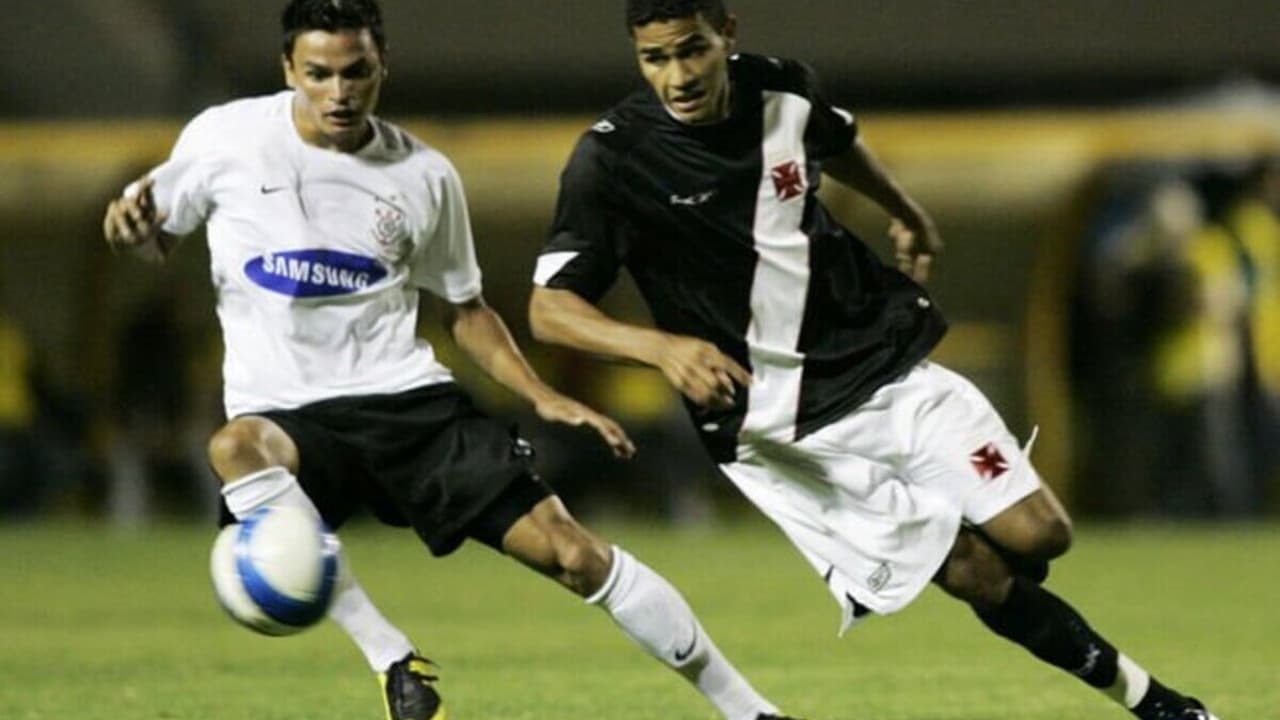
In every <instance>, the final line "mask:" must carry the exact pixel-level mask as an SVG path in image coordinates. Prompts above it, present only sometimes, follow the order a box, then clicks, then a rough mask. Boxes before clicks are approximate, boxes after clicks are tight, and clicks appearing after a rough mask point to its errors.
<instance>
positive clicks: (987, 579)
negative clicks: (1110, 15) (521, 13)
mask: <svg viewBox="0 0 1280 720" xmlns="http://www.w3.org/2000/svg"><path fill="white" fill-rule="evenodd" d="M626 7H627V10H626V18H627V26H628V28H629V30H630V33H631V39H632V44H633V49H634V52H635V54H636V58H637V61H638V63H639V66H640V71H641V74H642V75H643V76H644V78H645V80H647V81H648V85H649V87H647V88H645V89H643V90H641V91H638V92H636V93H634V94H632V95H631V96H629V97H627V98H626V99H624V100H623V101H622V102H621V103H619V104H618V105H617V106H615V107H614V108H613V109H612V110H610V111H609V112H608V113H606V114H605V116H604V117H603V118H602V119H601V120H600V121H599V122H598V123H596V124H595V126H594V127H593V128H592V129H591V130H590V131H589V132H587V133H586V134H585V135H584V136H583V137H582V139H581V140H580V142H579V143H578V146H577V148H576V149H575V151H574V153H573V156H572V158H571V159H570V160H569V164H568V167H567V168H566V169H565V171H564V174H563V176H562V178H561V189H560V198H559V202H558V206H557V209H556V217H555V221H554V223H553V227H552V230H551V234H550V237H549V239H548V241H547V245H546V249H545V250H544V252H543V254H542V255H541V257H540V258H539V261H538V266H537V270H536V272H535V276H534V283H535V286H536V287H535V289H534V293H533V297H532V299H531V301H530V319H531V322H532V325H533V330H534V333H535V335H536V336H537V337H539V338H540V339H542V340H545V341H549V342H555V343H559V344H563V345H567V346H570V347H574V348H579V349H582V350H586V351H589V352H592V353H595V354H599V355H605V356H614V357H618V358H624V359H627V360H630V361H636V362H640V363H645V364H648V365H651V366H654V367H656V368H658V369H659V370H661V371H662V372H663V373H664V374H665V376H666V377H667V378H668V379H669V380H670V382H671V383H672V384H673V385H674V386H675V387H676V388H677V389H678V390H679V391H680V392H681V393H682V394H683V395H684V397H685V400H686V406H687V407H688V409H689V412H690V415H691V416H692V418H693V420H694V423H695V425H696V426H697V429H698V432H699V434H700V436H701V438H702V440H703V443H704V445H705V446H706V447H707V449H708V451H709V452H710V453H711V455H712V456H713V458H714V459H715V460H716V461H717V462H718V463H720V467H721V469H722V470H723V471H724V473H725V474H726V475H727V476H728V477H729V478H730V479H731V480H732V481H733V482H734V483H735V484H736V485H737V486H738V487H739V489H741V490H742V492H743V493H744V494H745V495H746V496H747V497H748V498H749V499H750V500H751V501H752V502H753V503H755V504H756V505H757V506H758V507H759V508H760V510H761V511H762V512H764V513H765V514H766V515H767V516H769V518H770V519H772V520H773V521H774V522H775V523H776V524H777V525H778V526H779V527H780V528H781V529H782V531H783V532H784V533H785V534H786V535H787V537H788V538H790V539H791V541H792V542H793V543H795V545H796V546H797V547H798V548H799V549H800V551H801V552H802V554H803V555H804V556H805V558H806V559H807V560H809V562H810V563H812V565H813V566H814V568H815V569H816V570H817V571H818V573H819V574H820V575H821V576H822V577H823V579H824V580H825V582H826V583H827V585H828V587H829V588H830V590H831V592H832V593H833V594H834V595H835V597H836V599H837V601H838V602H839V603H840V604H841V606H842V609H843V612H844V624H845V627H848V626H849V625H851V624H853V623H854V622H856V621H858V620H859V619H862V618H864V617H866V616H868V615H877V614H878V615H883V614H888V613H892V612H895V611H897V610H900V609H902V608H903V607H904V606H906V605H907V604H908V603H910V602H911V601H912V600H913V599H914V598H915V597H916V596H917V595H918V594H919V593H920V592H921V591H922V590H923V588H924V587H925V586H927V585H928V583H929V582H930V581H933V582H934V583H936V584H937V585H939V586H940V587H941V588H942V589H943V590H945V591H946V592H947V593H949V594H951V595H953V596H955V597H957V598H959V599H961V600H963V601H964V602H966V603H968V604H969V605H971V606H972V608H973V610H974V611H975V612H976V613H977V615H978V617H979V618H980V619H981V620H982V622H983V623H985V624H986V625H987V627H989V628H990V629H991V630H993V631H994V632H996V633H998V634H1000V635H1002V636H1004V637H1006V638H1008V639H1010V640H1012V641H1014V642H1016V643H1019V644H1021V645H1022V646H1024V647H1025V648H1026V649H1028V650H1030V651H1031V652H1032V653H1034V654H1035V655H1036V656H1037V657H1039V658H1040V659H1042V660H1044V661H1045V662H1048V663H1051V664H1053V665H1055V666H1057V667H1059V668H1062V669H1064V670H1067V671H1069V672H1072V673H1074V674H1076V675H1078V676H1079V677H1080V678H1081V679H1083V680H1084V681H1085V682H1086V683H1088V684H1090V685H1092V686H1094V687H1096V688H1098V689H1099V690H1102V691H1103V692H1105V693H1106V694H1107V695H1109V696H1110V697H1112V698H1113V699H1114V700H1116V701H1117V702H1119V703H1121V704H1123V706H1124V707H1125V708H1127V709H1129V710H1130V711H1131V712H1132V713H1133V714H1134V715H1136V716H1138V717H1140V718H1144V719H1145V720H1175V719H1176V720H1209V718H1211V717H1212V716H1210V715H1209V713H1208V712H1207V711H1206V710H1205V709H1204V708H1203V706H1202V705H1201V704H1200V703H1199V702H1198V701H1196V700H1193V699H1190V698H1187V697H1184V696H1183V695H1181V694H1180V693H1177V692H1175V691H1173V690H1171V689H1169V688H1167V687H1165V686H1164V685H1162V684H1160V683H1159V682H1157V681H1156V680H1155V679H1153V678H1152V677H1151V676H1150V675H1149V674H1148V673H1147V672H1146V671H1144V670H1143V669H1142V668H1141V667H1139V666H1138V665H1137V664H1136V663H1134V661H1133V660H1131V659H1129V658H1128V657H1126V656H1125V655H1123V654H1121V653H1119V652H1117V650H1116V649H1115V648H1114V647H1113V646H1112V645H1111V644H1110V643H1108V642H1107V641H1106V640H1105V639H1103V638H1102V637H1101V636H1100V635H1099V634H1098V633H1097V632H1095V631H1094V630H1093V629H1092V628H1090V626H1089V625H1088V624H1087V623H1086V622H1085V621H1084V619H1083V618H1081V616H1080V615H1079V614H1078V613H1077V612H1076V611H1075V610H1074V609H1072V608H1071V606H1070V605H1068V604H1067V603H1066V602H1064V601H1063V600H1061V599H1060V598H1058V597H1057V596H1056V595H1054V594H1053V593H1051V592H1049V591H1048V590H1046V589H1045V588H1044V587H1042V586H1041V582H1042V581H1043V580H1044V579H1045V576H1046V574H1047V572H1048V561H1049V560H1050V559H1052V558H1055V557H1057V556H1059V555H1061V554H1062V553H1064V552H1065V551H1066V550H1067V547H1068V545H1069V543H1070V539H1071V525H1070V521H1069V519H1068V518H1067V515H1066V513H1065V512H1064V510H1063V508H1062V506H1061V505H1060V504H1059V502H1058V501H1057V499H1056V498H1055V497H1054V495H1053V493H1052V492H1051V491H1050V490H1049V489H1048V488H1047V487H1045V486H1043V485H1042V484H1041V482H1040V478H1039V477H1038V476H1037V474H1036V472H1035V469H1034V468H1033V467H1032V466H1031V463H1030V461H1029V459H1028V457H1027V451H1024V450H1023V449H1022V448H1020V447H1019V446H1018V443H1017V441H1016V440H1015V439H1014V437H1013V436H1012V435H1011V434H1010V433H1009V431H1008V430H1007V429H1006V428H1005V425H1004V423H1003V421H1002V420H1001V419H1000V417H999V415H998V414H997V413H996V411H995V410H994V409H993V408H992V407H991V405H990V403H989V402H988V401H987V399H986V398H985V397H984V396H983V395H982V394H981V393H980V392H979V391H978V390H977V389H976V388H975V387H974V386H973V385H971V384H970V383H969V382H968V381H966V380H965V379H964V378H962V377H960V376H958V375H956V374H955V373H952V372H950V371H948V370H946V369H944V368H942V367H940V366H938V365H936V364H933V363H930V362H929V361H928V360H927V356H928V353H929V351H930V350H931V349H932V348H933V347H934V346H935V345H936V344H937V342H938V341H939V340H940V339H941V337H942V335H943V333H944V332H945V329H946V326H945V323H944V322H943V320H942V316H941V314H940V313H939V312H938V310H937V308H936V307H935V305H934V303H933V300H932V299H931V298H930V297H929V294H928V293H927V292H926V291H925V290H924V289H923V287H922V286H921V285H920V283H922V282H923V281H924V280H925V279H926V277H927V275H928V273H929V270H930V268H931V265H932V263H933V259H934V256H935V255H936V254H937V252H938V251H939V249H940V248H941V242H940V239H939V236H938V232H937V230H936V228H935V226H934V224H933V222H932V220H931V219H930V218H929V216H928V214H927V213H926V212H925V211H924V210H923V209H922V208H921V207H920V206H919V205H918V204H917V203H915V202H914V201H913V200H912V199H911V198H910V197H909V196H908V195H907V194H905V193H904V192H903V191H902V190H901V189H900V188H899V187H898V185H897V184H896V183H895V182H894V181H893V180H892V179H891V177H890V176H889V175H888V174H887V173H886V172H885V169H884V168H883V167H882V166H881V165H880V164H879V163H877V162H876V160H875V159H874V157H873V156H872V154H871V153H870V152H869V151H868V149H867V148H866V146H865V145H864V144H863V143H862V142H861V141H860V140H859V139H858V134H857V125H856V123H855V122H854V119H853V117H852V116H851V115H850V114H849V113H847V112H845V111H843V110H840V109H838V108H836V107H834V106H832V105H831V104H830V103H829V102H828V101H827V100H826V98H825V97H824V96H823V94H822V92H821V91H820V89H819V84H818V82H817V80H816V78H815V76H814V74H813V72H812V71H811V70H810V69H809V68H807V67H805V66H804V65H802V64H800V63H797V62H794V61H787V60H778V59H774V58H766V57H761V56H753V55H746V54H734V53H733V46H734V35H735V28H736V19H735V18H734V17H733V16H731V15H729V14H728V12H727V11H726V8H725V6H724V3H723V2H722V1H721V0H628V2H627V6H626ZM824 172H825V173H826V174H827V175H829V176H830V177H831V178H832V179H834V180H836V181H838V182H841V183H843V184H845V185H848V186H849V187H851V188H853V189H855V190H857V191H859V192H861V193H862V194H864V195H866V196H868V197H869V198H870V199H872V200H873V201H875V202H876V203H878V204H879V205H880V206H882V207H883V208H884V209H885V211H887V212H888V213H889V215H890V216H892V217H893V218H895V220H894V222H893V225H892V226H891V232H890V234H891V235H892V236H893V237H894V240H895V246H896V247H895V250H896V261H897V266H898V267H897V268H893V267H888V266H885V265H884V264H882V263H881V262H880V261H879V259H878V258H877V257H876V256H875V255H874V254H873V253H872V252H871V250H870V249H868V248H867V246H865V245H864V244H863V243H862V242H861V241H860V240H859V239H858V238H856V237H855V236H854V235H853V234H852V233H851V232H850V231H849V230H847V229H846V228H844V227H842V226H841V225H840V224H839V223H837V222H836V221H835V220H834V218H832V217H831V216H830V214H828V213H827V211H826V209H825V208H824V207H823V206H822V204H821V202H819V200H818V198H817V196H816V189H817V186H818V183H819V180H820V178H821V177H822V174H823V173H824ZM623 268H625V269H626V270H627V271H628V272H629V273H630V274H631V275H632V277H633V278H634V280H635V281H636V285H637V287H638V288H639V290H640V292H641V293H642V295H643V296H644V297H645V299H646V301H647V302H648V304H649V308H650V310H651V311H652V315H653V318H654V322H655V324H656V326H657V327H656V328H650V327H642V326H637V325H632V324H629V323H623V322H620V321H618V320H616V319H614V318H611V317H609V316H607V315H605V314H604V313H602V312H601V311H600V310H599V309H597V308H596V306H595V301H596V300H597V299H598V298H599V297H600V296H601V295H603V294H604V293H605V291H606V290H608V288H609V287H610V286H611V285H612V283H613V281H614V279H615V278H616V276H617V273H618V271H619V270H621V269H623Z"/></svg>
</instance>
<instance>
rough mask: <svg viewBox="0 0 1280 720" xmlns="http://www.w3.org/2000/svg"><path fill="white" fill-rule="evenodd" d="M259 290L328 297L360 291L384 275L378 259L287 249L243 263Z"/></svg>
mask: <svg viewBox="0 0 1280 720" xmlns="http://www.w3.org/2000/svg"><path fill="white" fill-rule="evenodd" d="M244 274H245V276H247V277H248V278H249V279H250V280H252V281H253V282H254V283H255V284H257V285H259V286H260V287H264V288H266V289H268V290H270V291H272V292H277V293H280V294H281V295H288V296H290V297H299V298H307V297H331V296H334V295H349V294H351V293H354V292H358V291H360V290H363V289H365V288H367V287H369V286H370V285H372V284H374V283H376V282H378V281H379V280H381V279H383V278H385V277H386V276H387V269H386V268H385V267H383V265H382V263H380V262H378V261H377V260H375V259H373V258H370V257H365V256H363V255H353V254H351V253H344V252H338V251H336V250H288V251H286V252H278V253H268V254H266V255H263V256H262V257H256V258H254V259H252V260H250V261H249V262H247V263H245V266H244Z"/></svg>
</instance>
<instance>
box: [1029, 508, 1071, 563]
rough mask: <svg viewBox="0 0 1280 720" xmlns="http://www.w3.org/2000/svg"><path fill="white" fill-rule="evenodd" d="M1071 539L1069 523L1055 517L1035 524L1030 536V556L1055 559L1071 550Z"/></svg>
mask: <svg viewBox="0 0 1280 720" xmlns="http://www.w3.org/2000/svg"><path fill="white" fill-rule="evenodd" d="M1072 539H1073V536H1072V531H1071V521H1070V520H1069V519H1067V518H1065V517H1062V516H1059V515H1055V516H1053V517H1049V518H1044V519H1042V520H1041V521H1040V522H1039V523H1037V524H1036V528H1035V530H1034V531H1033V532H1032V536H1031V546H1032V552H1031V553H1030V554H1031V555H1034V556H1035V557H1040V558H1046V559H1048V558H1056V557H1059V556H1060V555H1063V554H1065V553H1066V552H1067V550H1070V549H1071V541H1072Z"/></svg>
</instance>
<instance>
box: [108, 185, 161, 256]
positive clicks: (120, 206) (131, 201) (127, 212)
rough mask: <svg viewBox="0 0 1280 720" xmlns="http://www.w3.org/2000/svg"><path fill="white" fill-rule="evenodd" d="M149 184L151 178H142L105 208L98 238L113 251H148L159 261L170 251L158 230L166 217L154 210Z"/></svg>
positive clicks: (153, 198)
mask: <svg viewBox="0 0 1280 720" xmlns="http://www.w3.org/2000/svg"><path fill="white" fill-rule="evenodd" d="M153 184H154V181H153V180H152V179H151V178H149V177H144V178H142V179H141V180H139V181H138V182H137V184H135V185H134V186H133V187H132V188H130V191H129V192H126V193H125V194H124V195H122V196H121V197H118V198H116V199H115V200H112V201H111V203H110V204H108V205H107V213H106V216H105V217H103V218H102V235H103V237H105V238H106V240H107V245H109V246H110V247H111V249H112V250H113V251H116V250H122V249H123V250H135V251H146V250H152V251H153V255H154V256H155V257H156V258H157V259H160V260H163V259H165V257H167V256H168V254H169V251H170V250H171V249H172V247H171V244H170V243H169V242H168V238H167V237H166V236H165V235H164V233H162V232H161V230H160V228H161V227H162V226H163V225H164V221H165V219H166V215H165V213H163V212H160V211H159V210H158V209H157V208H156V201H155V196H154V195H153V193H152V185H153Z"/></svg>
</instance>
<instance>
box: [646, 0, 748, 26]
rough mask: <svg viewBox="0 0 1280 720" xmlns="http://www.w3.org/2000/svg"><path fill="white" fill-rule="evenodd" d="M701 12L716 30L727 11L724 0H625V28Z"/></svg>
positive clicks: (723, 20)
mask: <svg viewBox="0 0 1280 720" xmlns="http://www.w3.org/2000/svg"><path fill="white" fill-rule="evenodd" d="M698 13H702V16H703V17H705V18H706V19H707V22H709V23H711V24H712V25H713V26H714V27H715V28H716V29H717V30H719V29H720V28H722V27H724V24H725V22H726V21H727V20H728V19H729V11H728V10H726V9H725V7H724V0H627V30H634V29H635V28H638V27H641V26H642V25H648V24H649V23H651V22H661V21H663V20H677V19H680V18H689V17H693V16H695V15H697V14H698Z"/></svg>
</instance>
